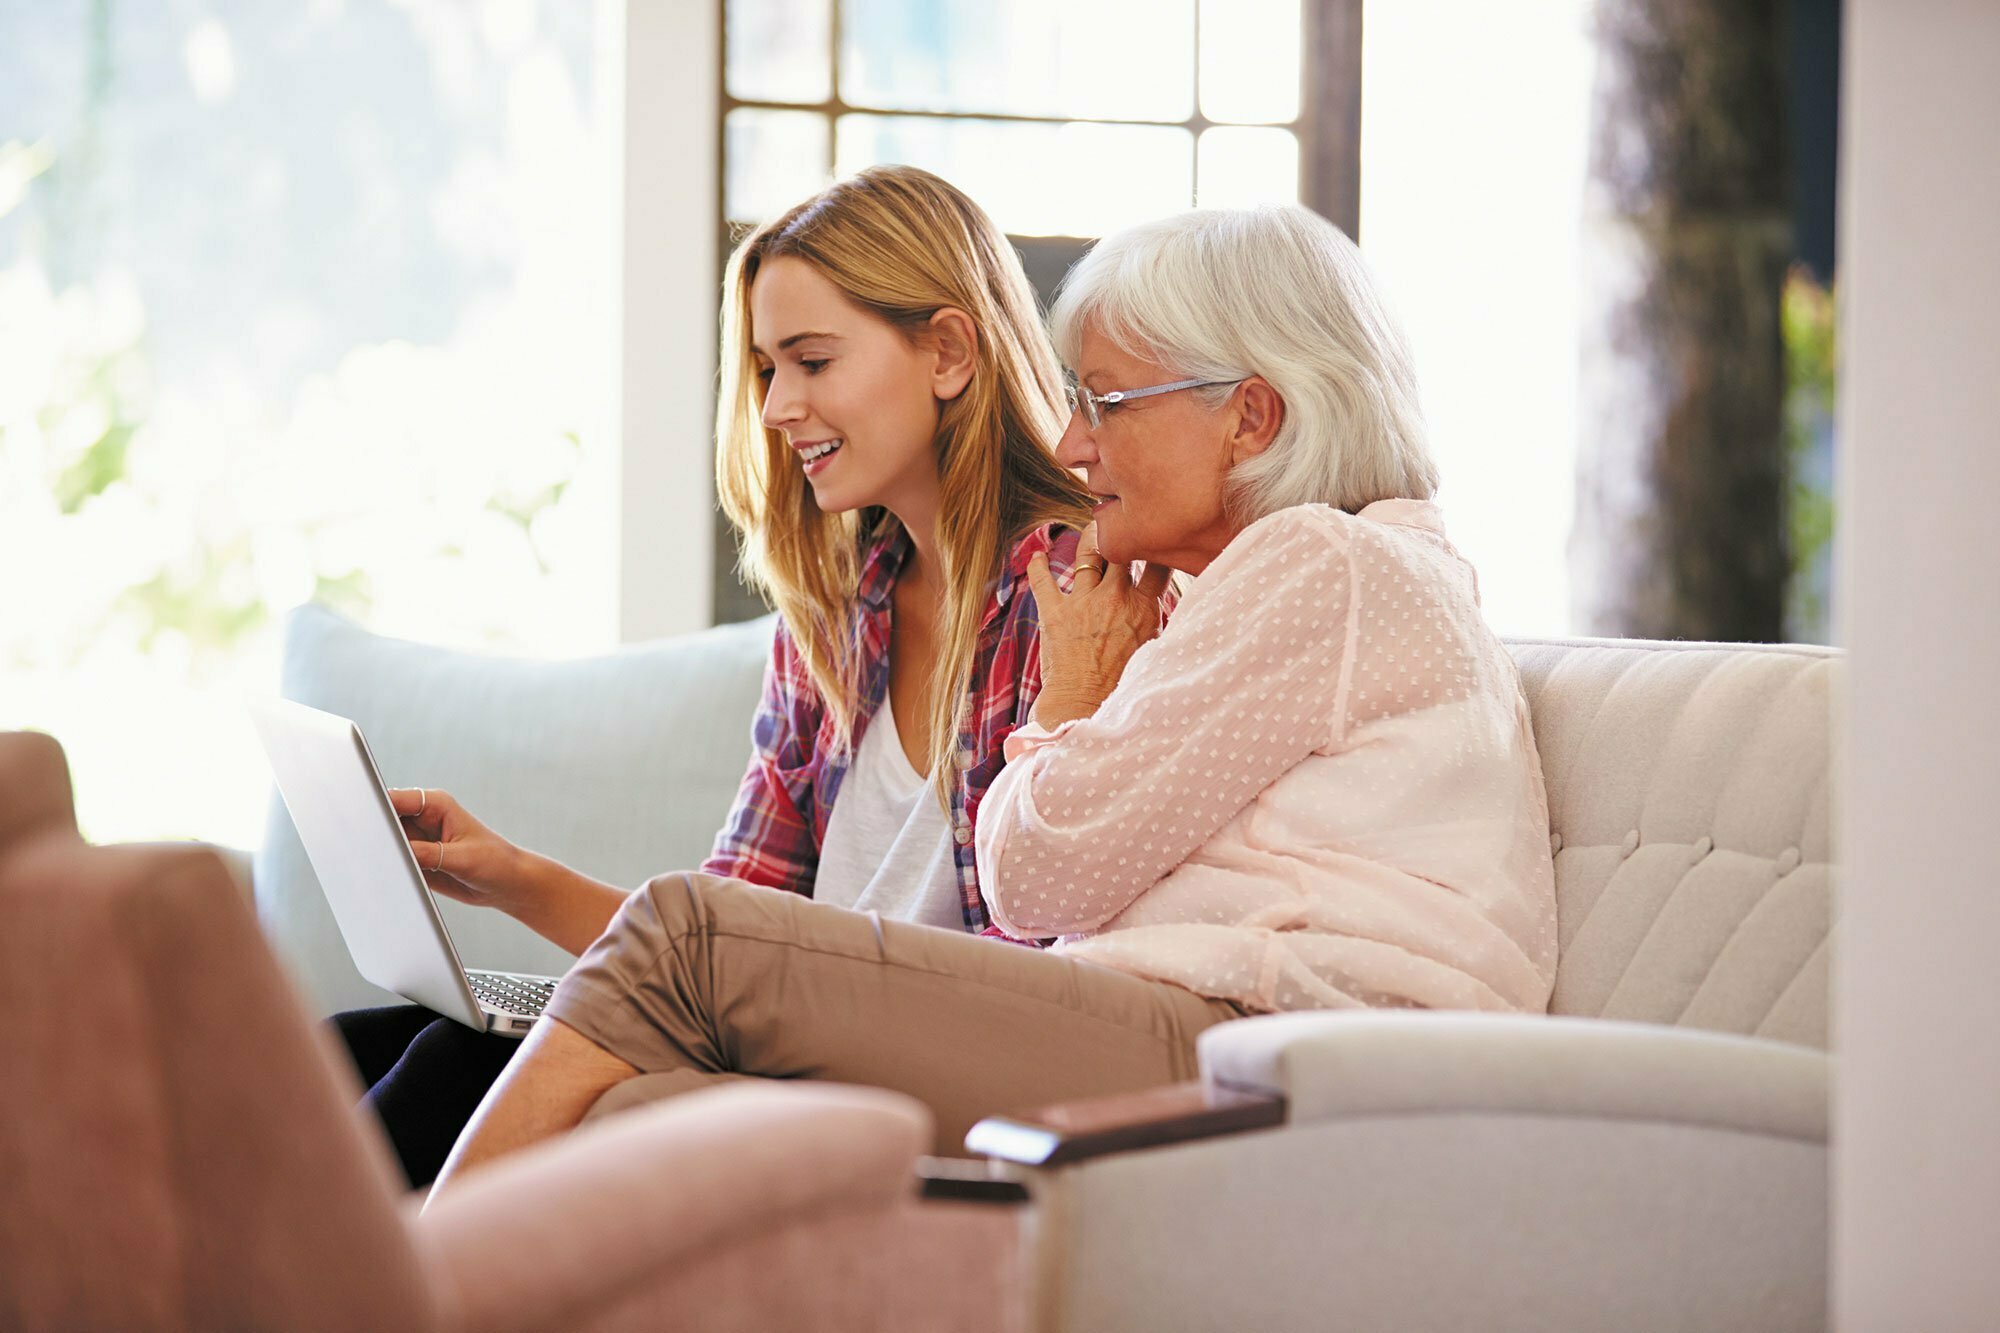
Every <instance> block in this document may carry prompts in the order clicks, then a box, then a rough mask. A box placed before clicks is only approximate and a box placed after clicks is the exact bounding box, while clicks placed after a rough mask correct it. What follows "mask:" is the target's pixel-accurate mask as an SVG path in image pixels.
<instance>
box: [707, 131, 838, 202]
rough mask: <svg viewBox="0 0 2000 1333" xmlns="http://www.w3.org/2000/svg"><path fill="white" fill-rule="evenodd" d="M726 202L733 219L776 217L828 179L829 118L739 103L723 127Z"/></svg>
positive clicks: (824, 185)
mask: <svg viewBox="0 0 2000 1333" xmlns="http://www.w3.org/2000/svg"><path fill="white" fill-rule="evenodd" d="M723 136H724V137H723V152H722V160H723V162H724V164H725V165H724V170H723V175H724V181H723V187H722V201H723V203H722V206H723V210H724V215H725V216H726V217H727V218H728V219H729V220H730V221H732V222H761V221H763V220H764V219H766V218H774V217H776V216H778V214H780V213H782V212H784V211H785V210H786V209H788V208H790V207H791V206H792V205H793V204H796V203H797V202H798V201H799V200H801V199H803V198H805V197H806V196H807V195H810V194H813V193H815V192H816V191H819V190H822V189H825V188H826V186H827V184H828V178H827V169H826V164H827V159H828V157H829V155H830V150H829V146H828V143H827V137H828V135H827V122H826V117H825V116H822V115H820V114H818V113H817V112H812V111H773V110H770V109H769V108H766V107H754V106H740V107H737V108H736V109H735V110H734V111H731V112H730V113H729V119H728V120H727V121H726V122H725V123H724V130H723Z"/></svg>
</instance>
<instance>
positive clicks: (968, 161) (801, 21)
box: [716, 0, 1359, 620]
mask: <svg viewBox="0 0 2000 1333" xmlns="http://www.w3.org/2000/svg"><path fill="white" fill-rule="evenodd" d="M722 9H723V39H722V45H723V72H724V77H723V88H722V91H723V95H722V133H723V143H722V152H721V163H722V191H721V202H722V212H723V216H722V219H721V221H722V223H723V225H724V228H725V231H726V232H728V233H730V234H732V235H733V234H736V233H740V231H741V230H742V229H743V228H744V227H746V226H749V225H754V224H755V223H758V222H761V221H764V220H766V219H768V218H770V217H773V216H775V215H777V214H778V213H781V212H783V211H784V210H785V209H786V208H788V207H790V206H791V205H792V204H794V203H797V202H798V201H799V200H800V199H802V198H804V197H806V196H807V195H810V194H811V193H813V192H814V191H815V190H818V189H820V188H822V187H824V186H825V185H826V184H827V183H828V182H829V181H831V180H833V179H836V178H838V177H842V176H846V175H849V174H851V173H853V172H855V171H858V170H860V169H861V168H863V167H866V166H869V165H871V164H873V163H878V162H902V163H908V164H910V165H913V166H920V167H924V168H926V169H928V170H931V171H934V172H936V173H937V174H939V175H941V176H943V177H945V178H946V179H947V180H949V181H951V182H952V183H953V184H955V185H957V186H959V187H960V188H961V189H963V190H964V191H965V192H966V193H967V194H969V195H971V196H972V197H973V198H974V199H976V200H977V201H979V203H980V205H981V206H982V207H984V208H985V209H986V210H987V211H988V212H989V213H991V214H992V215H993V218H994V220H995V221H996V222H997V223H999V225H1000V226H1001V227H1002V228H1004V229H1005V230H1006V231H1007V232H1008V233H1009V235H1010V236H1012V237H1013V239H1014V242H1015V244H1016V246H1017V247H1018V248H1019V249H1020V250H1021V252H1022V257H1023V259H1024V261H1025V263H1026V266H1027V269H1028V275H1029V277H1030V279H1031V280H1032V281H1033V282H1034V283H1035V285H1036V287H1037V289H1038V290H1039V291H1040V292H1041V294H1042V297H1043V299H1044V300H1045V301H1046V300H1047V299H1048V297H1049V296H1050V294H1051V292H1052V291H1053V289H1054V287H1055V284H1056V282H1057V281H1058V280H1059V279H1060V278H1061V276H1062V274H1063V273H1064V272H1065V271H1066V270H1067V269H1068V267H1069V266H1070V264H1072V263H1073V262H1075V260H1076V259H1077V257H1078V256H1080V255H1081V254H1082V253H1083V250H1084V248H1085V247H1086V246H1087V245H1088V244H1089V242H1090V240H1092V239H1094V238H1096V237H1098V236H1102V235H1104V234H1106V233H1108V232H1111V231H1115V230H1117V229H1118V228H1120V227H1124V226H1128V225H1130V224H1132V223H1135V222H1140V221H1143V220H1146V219H1148V218H1155V217H1160V216H1162V215H1165V214H1169V213H1176V212H1180V211H1182V210H1184V209H1187V208H1190V207H1198V206H1209V207H1231V206H1240V205H1246V204H1256V203H1266V202H1290V201H1295V200H1298V199H1300V198H1302V197H1304V198H1306V199H1307V200H1308V201H1309V202H1313V203H1315V206H1320V197H1332V196H1334V195H1336V194H1338V193H1339V192H1340V190H1339V189H1336V188H1335V187H1334V186H1332V185H1331V184H1330V183H1328V182H1329V181H1330V179H1331V177H1332V176H1338V177H1340V179H1341V182H1342V186H1341V188H1344V190H1345V192H1346V194H1347V195H1348V196H1349V197H1350V198H1351V195H1352V188H1351V184H1350V183H1347V176H1348V175H1350V174H1351V165H1352V162H1353V160H1354V157H1355V144H1354V142H1353V138H1354V135H1353V124H1354V121H1353V117H1352V116H1351V115H1345V114H1339V113H1336V114H1334V115H1332V116H1328V115H1324V114H1321V115H1314V114H1312V111H1313V109H1314V108H1315V107H1321V108H1322V109H1324V103H1325V101H1326V95H1325V91H1324V90H1325V89H1326V88H1328V87H1329V86H1334V87H1335V88H1336V92H1337V97H1336V99H1335V100H1337V101H1338V102H1339V103H1340V105H1343V106H1344V105H1346V104H1347V103H1349V102H1351V101H1353V99H1355V98H1357V97H1358V87H1357V86H1356V80H1357V79H1358V73H1359V70H1358V47H1355V45H1354V43H1353V42H1352V41H1351V39H1349V40H1347V41H1345V42H1344V43H1343V41H1342V40H1341V39H1342V37H1343V36H1345V35H1347V34H1350V33H1351V31H1352V30H1353V27H1354V25H1358V21H1359V0H1334V3H1314V4H1311V5H1308V6H1306V7H1304V8H1302V6H1301V2H1300V0H1096V2H1095V3H1090V4H1077V3H1074V0H1013V2H1012V3H1010V4H1007V5H993V4H990V3H984V2H983V0H722ZM1329 49H1331V50H1336V51H1346V50H1352V51H1353V54H1354V56H1355V60H1354V61H1352V62H1348V61H1346V60H1345V59H1344V58H1343V59H1342V60H1338V61H1327V60H1312V59H1309V58H1308V54H1309V51H1316V50H1329ZM1349 64H1352V66H1353V67H1352V68H1349V67H1348V66H1349ZM1329 136H1332V137H1336V138H1341V146H1340V150H1339V152H1337V153H1329V152H1328V151H1327V150H1326V148H1325V144H1326V143H1327V141H1328V139H1329ZM1342 136H1344V137H1342ZM1329 159H1331V160H1335V161H1337V162H1338V163H1340V164H1342V165H1341V166H1340V167H1338V168H1336V170H1335V171H1333V172H1332V173H1328V172H1326V171H1314V170H1313V167H1314V164H1315V163H1317V162H1323V161H1326V160H1329ZM1322 211H1328V212H1329V215H1330V216H1335V218H1336V220H1337V221H1343V222H1345V223H1346V225H1348V227H1349V229H1350V230H1352V227H1353V220H1352V217H1351V215H1350V211H1349V210H1347V209H1346V208H1344V207H1343V208H1342V209H1341V210H1340V211H1339V212H1334V211H1332V210H1329V209H1326V208H1323V209H1322ZM729 542H730V534H729V533H728V532H726V531H723V532H721V533H718V552H719V553H720V558H719V559H718V560H717V562H716V568H717V571H718V578H717V589H716V600H717V606H716V611H717V619H719V620H731V619H737V618H740V617H742V616H746V615H751V614H755V613H757V612H758V611H759V610H760V609H761V608H759V606H758V605H757V603H756V601H755V599H754V598H751V597H749V596H748V595H747V594H746V593H744V592H743V591H742V589H740V588H739V587H738V586H737V585H736V583H735V580H734V578H733V576H732V575H731V574H730V572H729V571H730V569H731V567H732V565H733V561H732V560H731V559H730V558H729V556H728V555H727V553H726V551H727V547H728V544H729Z"/></svg>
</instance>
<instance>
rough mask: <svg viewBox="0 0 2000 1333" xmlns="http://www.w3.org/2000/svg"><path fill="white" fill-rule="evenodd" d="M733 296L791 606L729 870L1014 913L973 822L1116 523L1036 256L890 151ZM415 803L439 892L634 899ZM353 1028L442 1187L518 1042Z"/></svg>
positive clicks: (737, 472) (760, 717)
mask: <svg viewBox="0 0 2000 1333" xmlns="http://www.w3.org/2000/svg"><path fill="white" fill-rule="evenodd" d="M724 303H725V304H724V307H723V334H722V374H721V391H720V396H719V399H718V404H717V414H716V416H717V423H718V425H717V446H718V448H717V482H718V489H719V492H720V495H721V499H722V505H723V508H724V510H725V511H726V512H727V513H728V515H729V517H730V519H731V520H732V521H733V522H734V523H735V524H736V527H737V529H738V532H739V534H740V538H741V545H742V552H743V563H744V568H745V570H746V571H747V573H748V574H749V576H750V578H751V580H752V581H753V583H754V584H755V585H756V586H758V587H759V588H761V589H762V590H763V592H764V593H765V595H766V596H767V597H768V598H769V599H770V600H771V602H772V603H773V604H774V605H775V606H776V607H777V609H778V611H779V613H780V623H779V626H778V630H777V633H776V636H775V638H774V641H773V645H772V656H771V661H770V665H769V667H768V669H767V671H766V674H765V680H764V692H763V699H762V702H761V704H760V706H759V708H758V711H757V715H756V719H755V723H754V727H753V739H754V753H753V754H752V756H751V760H750V765H749V768H748V771H747V772H746V773H745V774H744V778H743V783H742V786H741V789H740V790H739V791H738V793H737V798H736V802H735V805H734V807H733V809H732V810H731V813H730V815H729V818H728V821H727V823H726V824H725V826H724V827H723V829H722V831H721V832H720V833H719V834H718V836H717V838H716V842H715V847H714V850H713V852H712V853H711V854H710V856H709V858H708V860H707V861H706V862H705V863H704V864H703V866H702V871H703V872H705V873H706V874H708V875H712V876H717V877H725V878H727V879H728V880H730V881H731V882H736V883H741V884H746V885H754V886H758V888H759V889H760V890H763V891H769V890H785V891H787V892H785V893H783V894H775V893H773V894H770V895H769V896H770V897H771V898H773V899H782V900H786V901H799V900H803V899H811V900H814V901H815V902H816V903H819V904H827V905H830V906H831V907H834V908H841V909H847V910H848V913H850V914H851V913H874V914H876V915H877V917H879V918H882V919H886V920H889V921H894V922H897V923H912V924H914V925H919V926H924V927H930V928H937V929H939V930H941V931H950V932H952V933H954V934H957V935H963V934H967V933H970V934H979V933H988V934H997V933H998V932H997V931H994V930H991V929H990V928H989V925H988V918H987V914H986V907H985V904H984V902H983V901H982V898H981V894H980V889H979V883H978V869H977V865H976V861H975V856H974V851H973V847H974V840H973V826H974V822H975V820H976V818H977V813H978V808H979V802H980V799H981V798H982V797H983V796H984V794H985V792H986V789H987V788H988V786H990V785H991V783H992V781H993V779H994V777H995V776H996V775H997V774H998V772H999V771H1000V768H1001V766H1002V765H1003V764H1004V763H1005V755H1004V751H1003V742H1004V741H1005V740H1006V738H1007V736H1008V735H1010V734H1011V733H1012V732H1013V731H1014V730H1015V729H1016V728H1018V727H1020V726H1021V725H1023V724H1025V723H1026V722H1027V721H1028V719H1029V714H1030V710H1031V708H1032V707H1033V704H1034V701H1035V697H1036V695H1037V693H1038V692H1039V690H1040V681H1041V669H1040V657H1039V645H1038V638H1037V621H1036V615H1035V602H1034V598H1033V597H1032V596H1030V595H1029V593H1028V589H1027V584H1026V577H1027V571H1028V567H1029V563H1030V561H1034V560H1037V557H1040V558H1042V559H1046V560H1049V561H1051V562H1052V563H1054V564H1055V565H1056V566H1057V567H1058V568H1059V569H1063V570H1066V569H1067V568H1068V567H1069V564H1070V562H1071V560H1072V559H1073V558H1074V557H1075V552H1076V545H1077V536H1076V530H1077V529H1080V528H1081V527H1082V526H1083V525H1084V524H1085V523H1087V522H1088V520H1089V507H1088V506H1089V496H1088V493H1087V492H1086V491H1085V490H1084V489H1083V487H1082V485H1081V483H1079V482H1078V481H1077V479H1076V478H1075V477H1073V476H1072V475H1071V474H1070V473H1069V472H1067V471H1065V470H1064V469H1063V468H1062V467H1060V466H1058V465H1057V463H1056V462H1055V459H1054V456H1053V454H1052V452H1051V450H1052V446H1053V444H1054V441H1055V439H1056V438H1057V436H1059V435H1060V434H1061V433H1062V403H1063V385H1062V379H1061V374H1060V370H1059V368H1058V366H1057V363H1056V360H1055V357H1054V354H1053V352H1052V351H1051V349H1050V347H1049V344H1048V341H1047V338H1046V335H1045V334H1044V333H1043V331H1042V327H1041V324H1040V321H1039V319H1038V316H1037V311H1036V306H1035V298H1034V294H1033V291H1032V289H1031V288H1030V287H1029V285H1028V281H1027V278H1026V276H1025V275H1024V274H1023V272H1022V270H1021V266H1020V260H1019V258H1018V257H1017V256H1016V254H1015V253H1014V251H1013V249H1012V247H1011V246H1010V245H1009V244H1008V243H1007V240H1006V238H1005V236H1004V235H1002V234H1001V232H1000V231H999V230H998V229H997V228H996V227H995V226H994V225H993V223H992V221H991V220H990V219H989V218H988V217H987V216H986V215H985V213H983V212H982V211H981V210H980V209H979V207H978V206H977V205H976V204H974V203H973V202H972V201H971V200H970V199H968V198H967V197H966V196H965V195H963V194H962V193H960V192H959V191H958V190H957V189H955V188H953V187H952V186H951V185H949V184H947V183H946V182H944V181H943V180H940V179H939V178H937V177H936V176H933V175H930V174H929V173H927V172H923V171H918V170H915V169H913V168H908V167H878V168H873V169H870V170H868V171H864V172H862V173H861V174H860V175H858V176H856V177H854V178H852V179H850V180H847V181H843V182H841V183H840V184H838V185H835V186H834V187H833V188H831V189H829V190H827V191H825V192H824V193H822V194H820V195H817V196H815V197H814V198H812V199H809V200H807V201H806V202H804V203H802V204H800V205H799V206H798V207H796V208H794V209H792V210H791V211H790V212H788V213H786V214H785V215H784V216H783V217H780V218H778V219H777V220H775V221H773V222H771V223H769V224H767V225H765V226H763V227H761V228H759V229H758V230H757V231H756V232H754V233H753V234H752V235H750V236H749V237H748V238H746V239H745V240H744V242H743V243H742V244H741V245H740V246H739V247H738V249H737V251H736V253H735V255H734V257H733V258H732V259H731V261H730V265H729V269H728V274H727V277H726V279H725V282H724ZM1037 563H1038V564H1039V561H1037ZM392 796H393V799H394V800H395V803H396V807H397V810H398V811H399V812H400V813H401V814H402V816H403V818H404V823H405V828H406V831H407V833H408V835H409V838H410V844H411V848H412V850H413V852H414V853H415V856H416V858H417V862H418V864H419V865H421V866H423V867H425V868H426V870H425V878H426V879H427V880H428V881H429V883H430V885H431V887H432V888H434V889H435V890H437V891H438V892H440V893H443V894H445V895H447V896H448V897H452V898H456V899H458V900H460V901H462V902H468V903H475V904H479V905H483V906H490V907H497V908H499V909H500V910H502V911H504V912H507V913H508V914H510V915H512V916H514V917H516V918H517V919H519V920H520V921H522V922H523V923H525V924H526V925H528V926H529V927H531V928H532V929H534V930H535V931H537V932H539V933H540V934H542V935H544V936H546V937H547V938H548V939H550V940H552V941H554V942H555V943H557V944H559V945H561V946H562V947H563V948H565V949H568V950H570V951H571V952H572V953H582V952H584V951H585V950H586V949H587V948H589V946H590V944H591V942H592V941H593V940H595V939H597V937H598V936H599V935H600V934H602V933H603V932H604V930H605V928H606V926H607V925H608V924H609V923H610V922H611V921H612V918H613V917H614V915H615V914H616V913H617V912H618V911H619V910H620V908H621V907H622V906H623V905H624V903H625V901H626V899H627V897H628V893H627V891H626V890H625V889H621V888H618V887H615V886H613V885H609V884H604V883H600V882H598V881H596V880H594V879H592V878H590V877H589V876H587V875H584V874H582V873H581V872H579V871H576V870H574V869H571V868H570V867H567V866H564V865H561V864H559V863H557V862H555V861H553V860H550V859H549V858H547V857H543V856H539V855H537V854H535V853H533V852H530V851H528V850H526V849H523V848H520V847H517V846H515V845H513V844H512V843H510V842H508V841H507V840H506V839H505V838H502V837H500V836H499V835H498V834H496V833H494V832H493V831H491V830H490V829H488V828H486V827H485V826H484V825H482V824H481V823H480V822H479V821H478V820H477V819H475V818H474V817H473V816H472V815H471V814H469V813H468V812H467V811H466V810H465V808H464V807H463V806H461V805H460V804H459V803H458V802H457V801H455V800H454V799H453V798H452V797H451V795H450V794H449V793H447V792H443V791H439V790H437V789H435V788H428V789H418V788H410V789H405V790H398V791H396V792H394V793H392ZM772 910H774V911H775V910H777V909H776V908H775V907H774V908H773V909H772ZM855 919H856V920H863V921H866V920H873V919H876V918H874V917H868V916H860V915H857V916H856V917H855ZM982 947H988V948H991V947H995V946H993V945H991V944H986V945H983V946H982ZM768 999H769V1000H770V1002H771V1003H772V1004H774V1005H782V1004H784V1003H786V997H785V995H784V994H783V992H782V991H781V990H779V989H777V988H775V987H774V988H773V989H772V991H771V993H770V994H769V996H768ZM336 1021H337V1023H338V1024H339V1027H340V1029H341V1032H342V1035H343V1036H344V1037H345V1038H346V1040H347V1043H348V1046H349V1049H350V1051H351V1052H352V1053H353V1054H354V1056H355V1060H356V1063H357V1065H358V1066H359V1067H360V1070H361V1073H362V1077H363V1079H364V1081H365V1082H366V1083H367V1084H368V1085H369V1087H370V1093H369V1098H370V1101H371V1102H372V1103H373V1104H374V1105H375V1107H376V1109H377V1110H378V1111H379V1112H380V1113H381V1115H382V1118H383V1121H384V1124H385V1126H386V1127H387V1128H388V1130H389V1133H390V1138H391V1140H392V1142H393V1143H394V1144H395V1146H396V1150H397V1153H398V1156H399V1157H400V1158H401V1159H402V1162H403V1165H404V1169H405V1171H406V1172H407V1173H408V1174H409V1176H410V1179H411V1181H412V1183H413V1184H423V1183H426V1182H428V1181H429V1180H430V1179H431V1178H432V1177H433V1176H434V1175H435V1174H436V1172H437V1170H438V1169H439V1166H440V1165H441V1164H442V1162H443V1160H444V1157H445V1153H446V1152H447V1151H448V1150H449V1148H450V1146H451V1143H452V1141H453V1140H454V1139H455V1138H456V1137H457V1134H458V1131H459V1129H460V1128H461V1127H462V1126H463V1125H464V1124H465V1122H466V1120H467V1118H468V1117H469V1116H470V1115H471V1112H472V1110H473V1108H474V1106H475V1105H476V1103H477V1102H478V1100H479V1098H480V1097H481V1096H482V1095H483V1094H484V1092H485V1091H486V1088H487V1087H488V1086H489V1085H490V1084H491V1082H492V1081H493V1079H494V1078H495V1077H497V1076H498V1075H499V1073H500V1070H501V1069H502V1068H503V1067H504V1066H505V1065H506V1063H507V1062H508V1060H509V1059H510V1058H511V1057H512V1055H513V1053H514V1051H515V1050H516V1049H517V1047H518V1043H515V1042H513V1041H510V1040H508V1039H506V1038H499V1037H491V1036H488V1035H486V1034H484V1033H477V1032H474V1031H472V1030H471V1029H468V1028H463V1027H461V1026H459V1025H457V1024H455V1023H452V1022H451V1021H450V1020H446V1019H440V1018H438V1017H437V1016H435V1015H433V1014H431V1013H430V1012H429V1011H428V1010H424V1009H421V1008H417V1007H411V1006H405V1007H399V1008H392V1009H377V1010H365V1011H359V1012H356V1013H350V1014H343V1015H340V1016H339V1018H338V1019H337V1020H336ZM654 1091H655V1092H656V1093H657V1092H658V1091H660V1090H659V1089H655V1090H654Z"/></svg>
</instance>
